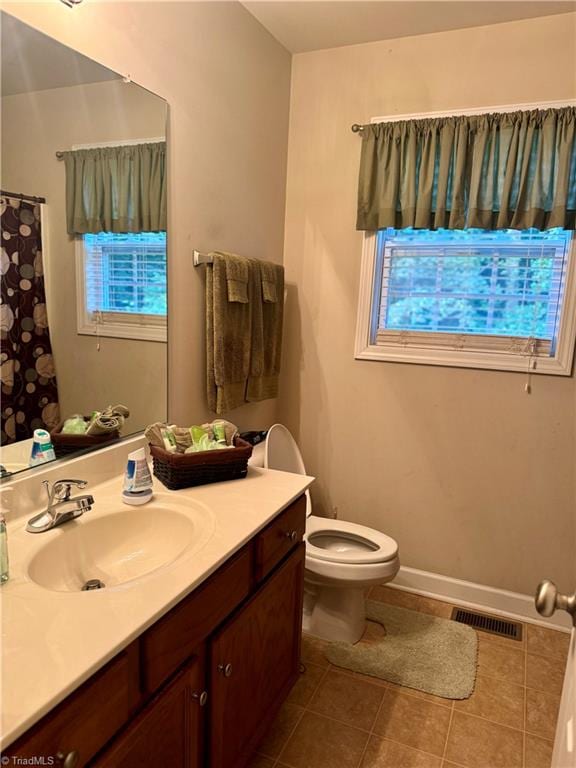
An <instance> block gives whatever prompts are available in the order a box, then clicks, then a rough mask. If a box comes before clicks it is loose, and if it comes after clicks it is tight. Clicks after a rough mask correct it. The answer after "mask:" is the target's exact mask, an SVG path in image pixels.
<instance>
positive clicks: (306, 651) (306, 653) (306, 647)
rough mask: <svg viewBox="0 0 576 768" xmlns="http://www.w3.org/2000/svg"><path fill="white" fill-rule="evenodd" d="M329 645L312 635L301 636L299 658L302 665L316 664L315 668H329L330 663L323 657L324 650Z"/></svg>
mask: <svg viewBox="0 0 576 768" xmlns="http://www.w3.org/2000/svg"><path fill="white" fill-rule="evenodd" d="M328 645H329V643H328V641H327V640H321V639H320V638H319V637H314V636H313V635H302V648H301V652H300V656H301V658H302V662H303V663H304V664H316V666H317V667H329V666H330V662H329V661H328V659H327V658H326V657H325V656H324V650H325V648H326V647H327V646H328Z"/></svg>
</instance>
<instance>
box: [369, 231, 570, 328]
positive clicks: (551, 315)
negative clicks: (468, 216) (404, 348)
mask: <svg viewBox="0 0 576 768" xmlns="http://www.w3.org/2000/svg"><path fill="white" fill-rule="evenodd" d="M568 243H569V233H567V232H564V231H563V230H550V231H547V232H537V231H534V230H530V231H499V232H485V231H482V230H458V231H451V230H439V231H434V232H433V231H427V230H394V229H387V230H382V231H381V232H379V234H378V245H379V254H380V263H381V267H382V287H381V300H380V314H379V322H378V327H379V328H381V329H388V330H398V331H430V332H445V333H457V334H481V335H498V336H515V337H518V336H520V337H525V338H531V337H532V338H540V339H549V340H552V339H553V338H554V334H555V332H556V326H557V322H558V315H559V306H560V299H561V291H562V284H563V278H564V274H563V271H564V268H565V256H566V253H567V248H568Z"/></svg>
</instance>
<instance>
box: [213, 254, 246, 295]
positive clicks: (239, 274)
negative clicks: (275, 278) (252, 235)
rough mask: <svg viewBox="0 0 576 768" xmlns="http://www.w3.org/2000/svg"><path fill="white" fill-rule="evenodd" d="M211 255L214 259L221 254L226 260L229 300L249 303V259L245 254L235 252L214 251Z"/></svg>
mask: <svg viewBox="0 0 576 768" xmlns="http://www.w3.org/2000/svg"><path fill="white" fill-rule="evenodd" d="M211 256H212V261H214V256H219V257H221V258H223V259H224V260H225V264H226V284H227V286H228V301H235V302H239V303H240V304H247V303H248V271H249V268H250V262H249V260H248V259H246V258H244V256H237V255H236V254H235V253H226V252H225V251H214V252H213V253H212V254H211Z"/></svg>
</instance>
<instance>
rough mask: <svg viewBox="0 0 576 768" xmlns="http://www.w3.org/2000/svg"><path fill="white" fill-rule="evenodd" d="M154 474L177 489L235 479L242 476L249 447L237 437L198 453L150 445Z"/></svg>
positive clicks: (168, 485) (248, 456)
mask: <svg viewBox="0 0 576 768" xmlns="http://www.w3.org/2000/svg"><path fill="white" fill-rule="evenodd" d="M150 453H151V454H152V461H153V465H154V474H155V475H156V477H157V478H158V480H160V481H161V482H162V483H164V485H165V486H166V488H170V490H172V491H177V490H179V489H180V488H191V487H192V486H194V485H205V484H206V483H219V482H221V481H223V480H239V479H240V478H241V477H246V474H247V472H248V459H249V458H250V456H251V455H252V446H251V445H250V444H249V443H247V442H246V441H245V440H242V438H240V437H236V438H235V439H234V447H230V448H226V449H221V450H216V451H200V452H199V453H170V452H169V451H165V450H164V449H163V448H158V447H157V446H156V445H151V446H150Z"/></svg>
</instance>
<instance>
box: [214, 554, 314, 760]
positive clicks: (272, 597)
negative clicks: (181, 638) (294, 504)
mask: <svg viewBox="0 0 576 768" xmlns="http://www.w3.org/2000/svg"><path fill="white" fill-rule="evenodd" d="M303 591H304V544H300V545H299V546H298V547H297V549H296V550H295V551H294V553H293V554H292V555H290V557H289V558H288V559H287V560H286V561H285V562H284V563H283V564H282V565H281V566H280V567H279V568H278V569H277V570H276V571H275V572H274V573H273V574H272V575H271V576H270V578H269V579H268V580H267V581H266V582H264V584H263V585H262V587H261V588H260V589H259V590H258V592H257V593H256V594H255V595H254V597H253V598H252V599H251V600H250V601H249V602H248V603H247V604H246V605H245V606H244V607H243V608H242V609H240V611H239V612H238V613H237V614H236V615H235V616H233V617H232V618H231V619H230V620H229V621H228V622H227V623H226V624H225V625H224V627H223V628H222V629H221V630H220V631H219V632H218V633H216V635H214V637H213V639H212V643H211V650H210V678H211V683H210V700H211V705H210V715H211V717H210V765H211V768H241V767H242V766H244V765H245V764H246V762H247V761H248V759H249V758H250V756H251V754H252V752H253V750H254V749H255V747H256V746H257V744H258V741H259V740H260V738H261V737H262V736H263V734H264V732H265V731H266V729H267V727H268V725H269V724H270V722H271V720H272V719H273V717H274V716H275V714H276V712H277V710H278V708H279V707H280V704H281V703H282V701H283V700H284V698H285V697H286V695H287V694H288V692H289V690H290V688H291V687H292V686H293V685H294V683H295V681H296V680H297V678H298V668H299V663H300V639H301V629H302V597H303Z"/></svg>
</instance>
